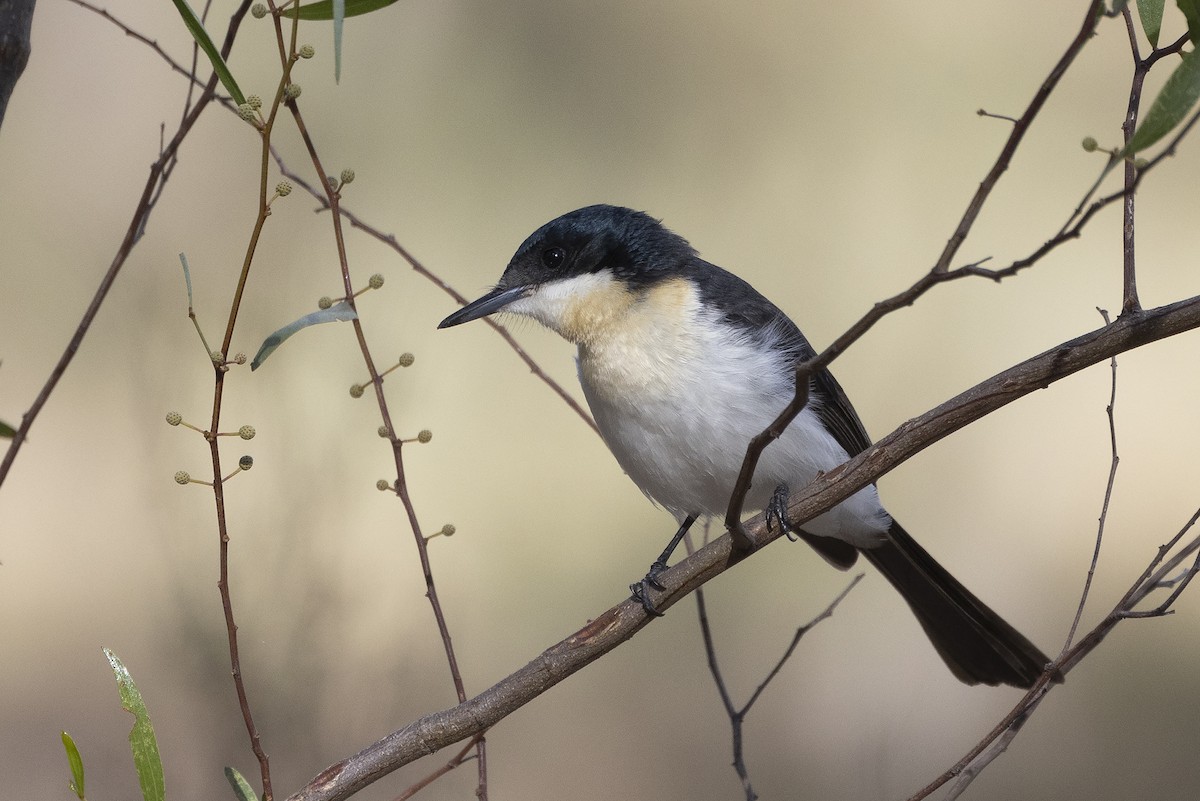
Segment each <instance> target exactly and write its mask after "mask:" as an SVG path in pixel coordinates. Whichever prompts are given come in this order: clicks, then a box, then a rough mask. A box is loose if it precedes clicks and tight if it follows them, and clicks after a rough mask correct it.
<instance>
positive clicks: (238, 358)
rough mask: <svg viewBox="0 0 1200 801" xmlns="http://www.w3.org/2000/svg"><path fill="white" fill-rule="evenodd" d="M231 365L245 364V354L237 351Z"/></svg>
mask: <svg viewBox="0 0 1200 801" xmlns="http://www.w3.org/2000/svg"><path fill="white" fill-rule="evenodd" d="M233 363H234V364H245V363H246V354H244V353H242V352H241V351H238V352H237V354H236V355H235V356H234V357H233Z"/></svg>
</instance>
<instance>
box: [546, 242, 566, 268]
mask: <svg viewBox="0 0 1200 801" xmlns="http://www.w3.org/2000/svg"><path fill="white" fill-rule="evenodd" d="M566 260H567V251H565V250H563V249H562V248H559V247H553V248H546V249H545V250H543V251H542V264H543V265H545V266H546V267H547V268H549V269H551V270H557V269H558V268H559V267H562V266H563V262H565V261H566Z"/></svg>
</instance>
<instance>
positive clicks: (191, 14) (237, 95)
mask: <svg viewBox="0 0 1200 801" xmlns="http://www.w3.org/2000/svg"><path fill="white" fill-rule="evenodd" d="M171 2H173V3H174V4H175V8H177V9H178V10H179V16H181V17H183V24H184V25H186V26H187V29H188V31H189V32H190V33H191V34H192V38H193V39H195V40H196V44H198V45H200V49H201V50H203V51H204V54H205V55H206V56H208V60H209V61H211V62H212V65H213V69H214V70H215V71H216V73H217V77H218V78H220V79H221V85H222V86H224V87H225V91H227V92H229V94H230V95H231V96H232V97H233V102H234V103H237V104H238V105H239V106H240V105H242V104H243V103H245V102H246V96H245V95H243V94H242V90H241V89H239V88H238V85H237V81H235V80H234V79H233V73H232V72H230V71H229V66H228V65H227V64H226V63H225V59H223V58H221V52H220V51H219V50H217V46H216V45H215V44H213V40H212V39H211V38H210V37H209V35H208V31H206V30H204V24H203V23H202V22H200V18H199V17H197V16H196V12H195V11H192V7H191V6H189V5H188V3H187V0H171Z"/></svg>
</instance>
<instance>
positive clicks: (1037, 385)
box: [291, 297, 1200, 801]
mask: <svg viewBox="0 0 1200 801" xmlns="http://www.w3.org/2000/svg"><path fill="white" fill-rule="evenodd" d="M1195 328H1200V297H1194V298H1189V299H1187V300H1183V301H1180V302H1178V303H1174V304H1171V305H1169V306H1163V307H1160V308H1157V309H1151V310H1147V311H1140V312H1132V313H1129V314H1126V315H1123V316H1122V317H1120V318H1119V319H1118V320H1117V321H1116V322H1114V323H1112V324H1111V325H1108V326H1105V327H1103V328H1101V329H1098V330H1096V331H1092V332H1091V333H1088V334H1084V335H1083V336H1081V337H1078V338H1076V339H1073V340H1071V341H1070V342H1064V343H1063V344H1061V345H1059V346H1057V347H1055V348H1052V349H1050V350H1048V351H1046V352H1044V353H1042V354H1039V355H1037V356H1035V357H1033V358H1032V359H1029V360H1027V361H1025V362H1022V363H1021V364H1018V365H1016V366H1015V367H1012V368H1010V369H1009V370H1005V371H1004V372H1002V373H1000V374H998V375H996V376H994V377H992V378H990V379H988V380H986V381H984V382H982V383H980V384H978V385H977V386H975V387H972V388H971V389H969V390H967V391H966V392H964V393H962V394H961V395H959V396H957V397H956V398H953V399H951V400H949V401H946V402H945V403H943V404H942V405H941V406H938V407H937V408H935V409H933V410H931V411H929V412H927V413H926V414H924V415H921V416H920V417H918V418H916V419H914V420H910V421H909V422H907V423H905V424H904V425H902V426H901V427H900V428H898V429H897V430H896V431H894V432H893V433H891V434H889V435H888V436H887V437H884V438H883V439H882V440H880V441H879V442H878V443H877V444H876V445H874V446H873V447H871V448H869V449H868V450H866V451H864V452H863V453H862V454H860V455H859V456H857V457H855V458H854V459H851V460H850V461H849V462H847V463H846V464H845V465H844V466H843V467H841V468H838V469H836V470H834V471H832V472H830V473H828V474H826V475H824V476H821V477H820V478H818V479H817V480H815V481H813V482H812V483H811V484H809V485H808V486H806V487H803V488H801V489H800V491H799V492H797V493H795V494H793V495H792V497H791V503H790V505H789V510H788V511H789V516H790V518H791V519H793V520H796V521H804V520H808V519H811V518H812V517H814V516H816V515H817V514H820V513H821V512H822V511H824V510H826V509H828V508H829V507H831V506H833V505H834V504H836V503H837V502H838V501H841V500H843V499H844V498H846V497H848V496H849V495H851V494H852V493H854V492H855V491H857V490H858V489H860V488H861V487H864V486H866V485H867V484H870V483H872V482H874V481H876V480H877V479H878V478H879V477H880V476H882V475H883V474H885V473H887V472H889V471H890V470H893V469H895V468H896V467H897V466H898V465H900V464H902V463H903V462H904V461H905V460H907V459H909V458H910V457H912V456H913V455H914V454H916V453H919V452H920V451H922V450H924V449H925V448H927V447H929V446H930V445H932V444H933V443H935V442H937V441H938V440H940V439H942V438H943V437H946V436H948V435H949V434H951V433H953V432H954V431H957V430H958V429H960V428H962V427H964V426H966V425H968V424H970V423H972V422H974V421H975V420H978V419H980V418H982V417H984V416H985V415H987V414H989V413H991V412H993V411H995V410H996V409H998V408H1000V407H1002V406H1005V405H1007V404H1009V403H1011V402H1013V401H1014V400H1017V399H1018V398H1021V397H1024V396H1025V395H1028V394H1030V393H1031V392H1034V391H1036V390H1039V389H1044V388H1046V387H1048V386H1050V385H1051V384H1053V383H1054V382H1055V381H1058V380H1060V379H1062V378H1065V377H1067V376H1069V375H1072V374H1073V373H1076V372H1078V371H1079V370H1082V369H1083V368H1085V367H1089V366H1091V365H1094V364H1098V363H1099V362H1101V361H1104V360H1105V359H1109V358H1111V357H1112V356H1113V355H1115V354H1118V353H1123V352H1125V351H1127V350H1130V349H1132V348H1136V347H1139V346H1141V345H1145V344H1148V343H1150V342H1154V341H1157V340H1160V339H1164V338H1166V337H1170V336H1173V335H1175V334H1179V333H1182V332H1184V331H1189V330H1192V329H1195ZM747 529H748V533H749V534H750V536H751V537H752V538H753V540H754V542H755V544H756V546H758V547H761V546H762V545H765V544H766V543H768V542H770V541H771V540H773V539H776V538H778V537H779V536H781V534H780V532H779V531H778V527H772V528H771V529H770V530H768V529H767V527H766V526H764V525H763V524H762V517H761V516H759V517H757V518H755V519H754V520H753V521H751V524H750V525H748V526H747ZM730 552H731V542H730V537H729V536H728V535H726V536H723V537H720V538H719V539H717V540H715V541H714V542H712V543H710V544H708V545H706V546H705V547H704V548H701V549H700V550H699V551H697V552H696V554H695V555H693V556H691V557H689V558H687V559H685V560H684V561H683V562H681V563H679V564H678V565H676V566H674V567H672V568H671V569H670V570H668V571H667V572H666V573H664V574H663V575H662V576H661V580H662V581H663V583H664V584H666V585H667V590H666V591H664V592H663V593H662V594H661V595H660V596H659V597H657V598H655V599H654V604H655V606H656V607H657V608H658V609H662V610H665V609H666V608H667V607H669V606H671V605H673V604H674V603H675V602H677V601H678V600H680V599H681V598H683V597H684V596H685V595H687V594H688V593H690V592H691V591H692V590H693V589H695V588H696V587H699V586H700V585H702V584H704V583H705V582H707V581H709V580H710V579H712V578H713V577H715V576H717V575H719V574H720V573H722V572H724V571H725V570H726V569H727V568H728V567H729V556H730ZM649 620H650V618H648V617H647V615H646V613H645V611H644V610H643V609H642V606H641V604H640V603H638V602H636V601H632V600H630V601H625V602H624V603H621V604H619V605H617V606H615V607H613V608H612V609H609V610H608V611H607V612H604V613H603V614H601V615H599V616H598V617H597V618H596V619H595V620H594V621H592V622H591V623H589V624H588V625H587V626H585V627H584V628H583V629H581V630H579V631H578V632H576V633H574V634H572V635H571V636H570V637H568V638H567V639H565V640H563V641H562V642H560V643H558V644H557V645H554V646H552V647H551V648H549V649H548V650H546V651H545V652H543V653H542V654H541V655H540V656H538V657H537V658H536V659H534V660H533V661H532V662H530V663H529V664H527V665H526V666H525V667H523V668H521V669H520V670H518V671H516V672H515V673H513V674H512V675H510V676H508V677H507V678H505V679H503V680H501V681H500V682H498V683H497V684H495V685H493V686H492V687H490V688H489V689H487V690H485V691H484V692H482V693H480V694H479V695H477V696H475V697H474V698H471V699H470V700H468V701H467V702H465V703H463V704H459V705H458V706H456V707H453V708H451V709H447V710H444V711H441V712H435V713H432V714H430V715H426V716H425V717H423V718H420V719H419V720H416V721H413V722H412V723H410V724H409V725H407V726H405V727H404V728H403V729H400V730H399V731H396V732H393V733H392V734H389V735H388V736H386V737H384V738H383V739H381V740H379V741H378V742H376V743H374V744H373V745H370V746H368V747H367V748H365V749H363V750H362V751H360V752H359V753H358V754H355V755H354V756H351V757H349V758H347V759H344V760H342V761H340V762H338V763H336V764H334V765H332V766H330V767H329V768H327V769H325V770H324V771H322V772H321V773H320V774H319V775H318V776H317V777H316V778H314V779H313V780H312V781H311V782H310V783H309V784H308V785H307V786H306V787H304V788H303V789H301V790H300V791H299V792H297V793H296V794H295V795H293V796H291V799H292V801H337V799H343V798H347V797H349V796H350V795H352V794H354V793H355V792H357V791H358V790H361V789H362V788H364V787H366V786H367V785H369V784H371V783H372V782H374V781H375V780H377V779H379V778H380V777H382V776H384V775H386V774H388V773H390V772H391V771H393V770H396V769H397V768H399V767H401V766H403V765H406V764H408V763H410V762H412V761H414V760H416V759H419V758H420V757H423V756H426V755H428V754H431V753H434V752H435V751H437V750H439V749H441V748H445V747H446V746H448V745H451V744H453V743H455V742H458V741H460V740H463V739H465V738H468V737H472V736H474V735H475V734H477V733H479V732H480V731H483V730H484V729H487V728H489V727H491V726H493V725H495V724H496V723H497V722H498V721H500V720H501V719H503V718H504V717H505V716H507V715H509V714H510V713H512V712H513V711H515V710H517V709H519V708H520V707H521V706H524V705H525V704H527V703H529V702H530V701H531V700H533V699H534V698H536V697H538V696H539V695H541V694H542V693H543V692H545V691H546V690H548V689H549V688H550V687H552V686H554V685H555V684H558V683H559V682H560V681H563V680H564V679H566V678H567V677H569V676H571V675H572V674H573V673H575V672H577V671H579V670H581V669H582V668H584V667H586V666H587V665H589V664H590V663H591V662H593V661H595V660H596V659H599V658H600V657H602V656H604V655H605V654H606V653H608V652H609V651H611V650H613V649H614V648H616V647H617V646H619V645H620V644H621V643H623V642H625V641H626V640H628V639H629V638H631V637H632V636H633V635H634V634H636V633H637V632H638V631H640V630H641V629H642V627H643V626H645V625H646V624H647V623H648V622H649Z"/></svg>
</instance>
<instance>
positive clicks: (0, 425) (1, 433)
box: [0, 420, 17, 439]
mask: <svg viewBox="0 0 1200 801" xmlns="http://www.w3.org/2000/svg"><path fill="white" fill-rule="evenodd" d="M16 435H17V429H15V428H13V427H12V426H10V425H9V424H8V423H6V422H4V421H3V420H0V437H4V438H5V439H12V438H13V437H15V436H16Z"/></svg>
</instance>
